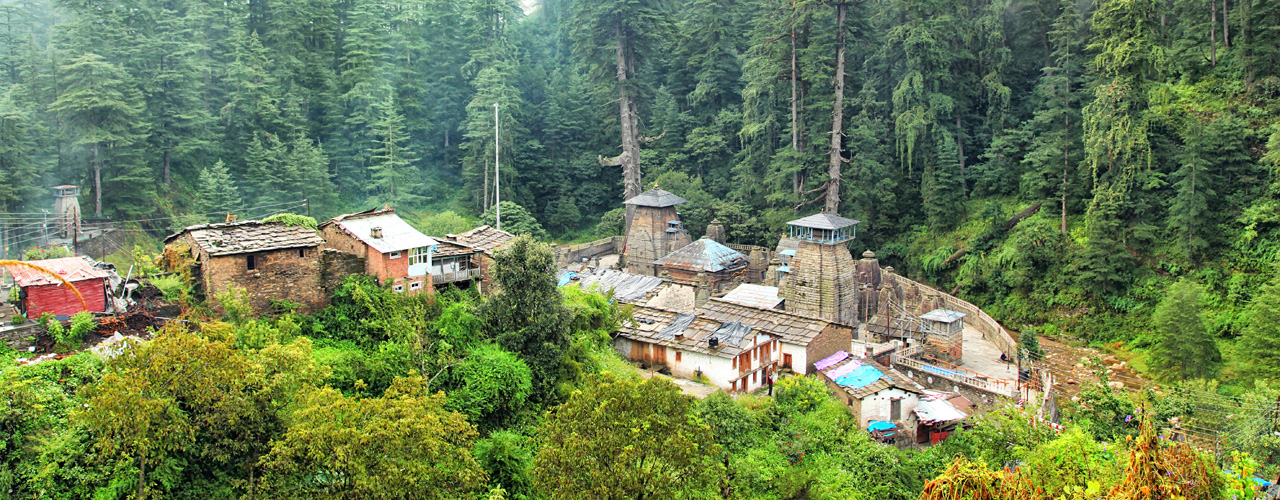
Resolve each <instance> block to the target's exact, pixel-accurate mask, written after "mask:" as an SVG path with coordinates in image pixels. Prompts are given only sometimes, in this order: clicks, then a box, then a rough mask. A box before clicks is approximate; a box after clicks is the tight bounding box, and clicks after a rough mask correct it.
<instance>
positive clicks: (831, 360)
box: [813, 351, 849, 370]
mask: <svg viewBox="0 0 1280 500" xmlns="http://www.w3.org/2000/svg"><path fill="white" fill-rule="evenodd" d="M848 357H849V352H848V351H837V352H836V353H835V354H832V355H830V356H827V357H825V358H822V359H821V360H820V361H818V362H817V363H814V364H813V367H814V368H817V369H818V370H826V369H827V368H831V367H833V366H835V365H836V363H839V362H841V361H844V360H845V359H846V358H848Z"/></svg>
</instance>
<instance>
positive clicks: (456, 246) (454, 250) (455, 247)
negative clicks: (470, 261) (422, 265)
mask: <svg viewBox="0 0 1280 500" xmlns="http://www.w3.org/2000/svg"><path fill="white" fill-rule="evenodd" d="M478 253H480V250H477V249H475V248H472V247H471V245H468V244H466V243H458V242H456V241H441V240H436V249H435V251H434V252H431V255H432V257H433V258H441V257H456V256H460V255H474V254H478Z"/></svg>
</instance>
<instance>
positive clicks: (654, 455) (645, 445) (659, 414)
mask: <svg viewBox="0 0 1280 500" xmlns="http://www.w3.org/2000/svg"><path fill="white" fill-rule="evenodd" d="M693 409H694V408H693V401H692V398H691V397H689V396H685V395H682V394H680V389H679V388H678V387H676V386H675V385H674V384H672V383H670V382H666V381H663V380H661V379H656V378H653V379H649V380H645V381H643V382H639V383H636V382H631V381H626V380H619V379H616V378H614V377H611V376H608V375H606V376H602V377H600V378H598V379H593V380H590V381H589V382H588V384H587V386H586V387H584V388H583V389H582V390H581V391H579V392H575V393H574V394H573V395H572V396H571V397H570V398H569V400H568V401H567V402H565V404H564V405H561V406H560V407H559V408H557V409H556V410H555V412H553V413H552V414H551V415H550V416H548V418H547V420H546V421H545V422H544V423H543V424H542V426H541V427H540V428H539V435H540V436H541V439H542V440H543V445H542V447H541V449H540V450H539V451H538V455H537V457H536V458H534V468H533V480H534V485H535V486H536V487H537V488H538V490H539V491H541V492H542V493H543V494H544V495H546V496H547V497H548V498H553V499H577V498H611V499H622V498H670V497H674V496H695V497H697V496H703V495H705V494H706V493H707V492H708V488H709V487H710V486H711V485H712V484H713V478H714V477H715V476H716V473H717V470H716V469H717V465H716V462H715V461H714V460H710V459H709V458H711V455H708V452H709V451H713V450H715V449H716V445H715V443H714V441H712V439H711V437H710V435H709V433H708V432H707V428H706V426H705V424H703V423H701V422H700V421H699V420H698V419H697V418H696V417H694V413H693ZM595 464H599V465H598V466H597V465H595Z"/></svg>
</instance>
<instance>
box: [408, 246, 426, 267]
mask: <svg viewBox="0 0 1280 500" xmlns="http://www.w3.org/2000/svg"><path fill="white" fill-rule="evenodd" d="M430 255H431V247H418V248H413V249H410V250H409V265H411V266H412V265H417V264H426V263H427V258H428V257H429V256H430Z"/></svg>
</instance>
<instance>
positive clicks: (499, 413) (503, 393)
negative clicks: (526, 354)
mask: <svg viewBox="0 0 1280 500" xmlns="http://www.w3.org/2000/svg"><path fill="white" fill-rule="evenodd" d="M449 379H450V383H449V385H450V386H451V387H453V390H450V391H449V404H448V405H446V406H445V407H446V408H448V409H451V410H455V411H457V412H459V413H462V414H463V415H466V416H467V418H468V420H470V421H471V422H472V423H474V424H475V425H476V427H478V428H480V430H481V431H484V430H486V429H494V428H498V427H500V426H501V425H502V424H503V423H505V422H508V421H510V420H512V418H513V417H514V416H515V414H516V413H517V412H519V411H520V410H521V409H522V408H524V406H525V404H526V401H527V400H528V398H529V393H530V392H531V390H532V386H533V375H532V373H531V372H530V371H529V366H528V365H526V364H525V363H524V361H521V360H520V358H517V357H516V355H515V354H512V353H510V352H507V351H505V350H503V349H502V348H501V347H498V346H495V345H483V346H480V347H479V348H477V349H475V350H473V351H471V354H470V355H468V356H467V359H465V360H463V361H462V364H461V365H459V366H458V367H456V368H454V369H453V370H452V373H451V374H450V377H449Z"/></svg>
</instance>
